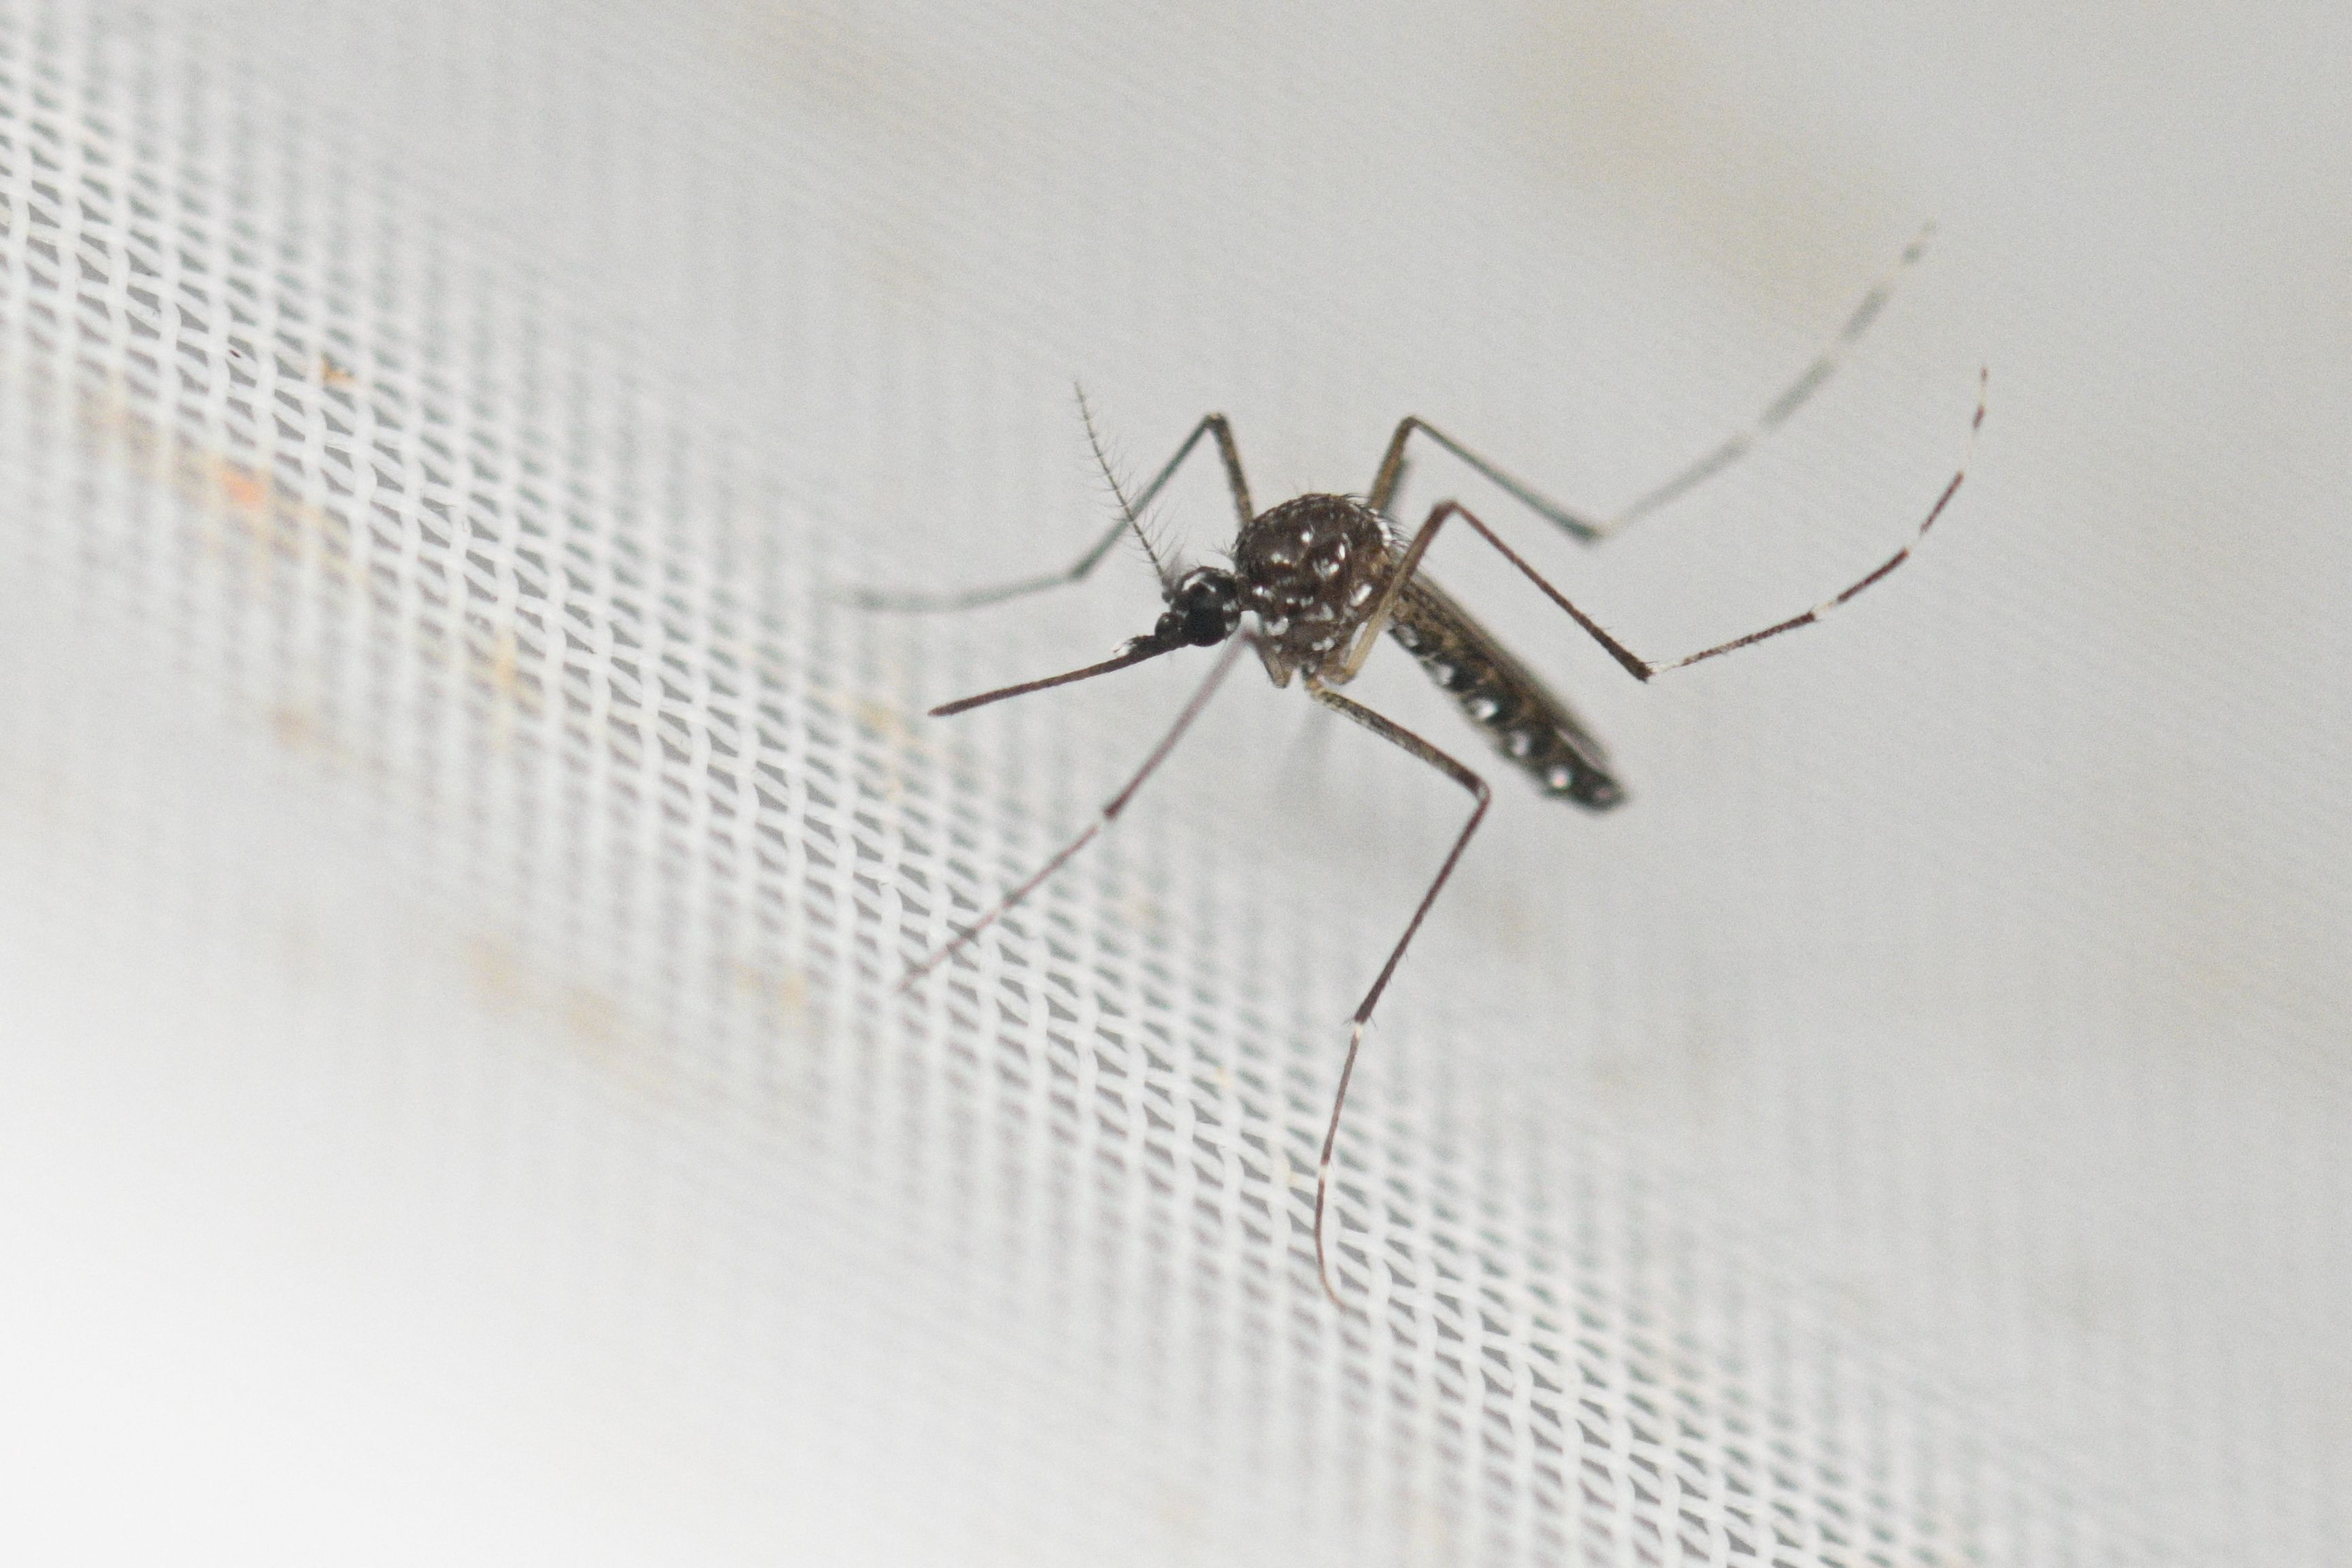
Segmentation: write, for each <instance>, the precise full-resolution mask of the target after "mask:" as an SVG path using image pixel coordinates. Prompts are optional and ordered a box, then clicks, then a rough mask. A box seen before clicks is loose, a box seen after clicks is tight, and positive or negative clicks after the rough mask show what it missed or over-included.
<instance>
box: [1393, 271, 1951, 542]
mask: <svg viewBox="0 0 2352 1568" xmlns="http://www.w3.org/2000/svg"><path fill="white" fill-rule="evenodd" d="M1935 232H1936V225H1933V224H1929V225H1927V226H1926V227H1924V228H1922V229H1921V230H1920V231H1919V233H1918V234H1917V235H1916V237H1914V238H1913V239H1912V241H1911V243H1910V244H1909V245H1907V246H1905V247H1904V249H1903V254H1902V256H1900V257H1898V258H1897V259H1896V261H1895V265H1894V266H1893V267H1889V268H1888V269H1887V270H1886V272H1885V275H1884V276H1882V277H1880V278H1879V279H1878V281H1877V282H1875V283H1874V284H1872V285H1871V286H1870V291H1869V292H1868V293H1867V294H1864V296H1863V297H1862V302H1861V303H1860V304H1858V305H1856V306H1855V307H1854V308H1853V313H1852V314H1851V315H1849V316H1848V317H1847V318H1846V319H1845V325H1844V326H1843V327H1841V328H1839V329H1838V332H1837V336H1836V337H1834V338H1832V339H1831V340H1830V341H1829V342H1828V344H1827V345H1826V346H1824V347H1823V348H1822V351H1821V352H1820V353H1818V354H1816V355H1814V356H1813V359H1812V361H1811V363H1809V364H1808V365H1806V366H1805V368H1804V369H1803V370H1802V371H1799V372H1798V373H1797V377H1796V379H1795V380H1794V381H1792V382H1790V383H1789V384H1788V385H1787V386H1786V387H1784V388H1782V389H1781V391H1780V395H1779V396H1777V397H1775V398H1774V399H1773V400H1772V401H1771V402H1769V403H1767V404H1766V405H1765V408H1764V412H1763V413H1759V414H1758V415H1757V416H1756V418H1755V419H1754V420H1753V421H1752V422H1750V423H1749V424H1748V427H1747V428H1746V429H1745V430H1742V431H1739V432H1738V433H1737V434H1733V435H1731V436H1729V437H1727V438H1726V439H1725V440H1723V441H1721V442H1718V443H1717V444H1716V445H1714V446H1713V447H1711V448H1709V449H1708V450H1707V451H1706V453H1705V454H1704V455H1701V456H1700V457H1698V458H1697V459H1696V461H1694V462H1692V463H1690V464H1688V465H1685V466H1684V467H1683V468H1682V469H1681V470H1679V471H1678V472H1676V473H1675V475H1674V476H1673V477H1671V478H1669V479H1667V480H1666V481H1665V482H1664V484H1662V485H1657V486H1653V487H1652V488H1650V489H1649V490H1648V491H1646V492H1644V493H1643V495H1642V496H1641V497H1640V498H1639V499H1637V500H1635V501H1634V502H1633V505H1631V506H1629V507H1626V508H1625V509H1624V510H1623V511H1621V512H1619V513H1617V514H1616V515H1615V516H1614V517H1609V518H1606V519H1604V520H1601V521H1597V522H1596V521H1594V520H1593V519H1592V518H1590V517H1582V516H1580V515H1579V514H1577V513H1574V512H1570V510H1569V509H1568V508H1567V507H1562V506H1561V505H1560V504H1559V502H1557V501H1554V500H1551V499H1550V498H1549V497H1546V496H1543V495H1541V494H1539V493H1538V492H1537V491H1535V490H1533V489H1531V488H1529V487H1528V486H1527V485H1525V484H1523V483H1522V482H1520V481H1519V480H1517V479H1515V478H1513V477H1512V476H1510V475H1508V474H1506V473H1504V472H1503V471H1502V470H1501V469H1500V468H1497V467H1496V466H1495V465H1493V464H1492V463H1489V462H1488V461H1487V460H1486V458H1484V457H1481V456H1480V455H1478V454H1476V453H1475V452H1473V451H1471V450H1470V449H1469V448H1468V447H1466V446H1464V445H1463V444H1461V443H1460V442H1457V441H1455V440H1454V438H1453V437H1452V436H1450V435H1448V434H1445V433H1444V431H1442V430H1439V429H1438V428H1437V427H1436V426H1434V425H1433V424H1431V423H1429V422H1428V421H1426V420H1424V419H1422V418H1419V417H1418V416H1416V417H1413V418H1410V419H1407V420H1406V421H1405V422H1404V423H1402V424H1400V425H1398V426H1397V430H1396V434H1395V435H1393V436H1391V438H1390V439H1389V449H1388V455H1386V456H1385V457H1383V458H1382V459H1381V468H1380V473H1379V475H1378V476H1376V477H1375V478H1374V479H1373V480H1372V491H1371V495H1370V497H1369V499H1370V503H1371V508H1372V510H1374V511H1376V512H1381V513H1385V512H1387V510H1388V508H1389V503H1390V501H1391V500H1392V499H1393V498H1394V497H1395V493H1396V487H1397V485H1398V484H1399V483H1400V481H1401V480H1402V477H1403V472H1404V445H1405V440H1406V438H1407V437H1408V436H1410V435H1412V433H1413V432H1414V431H1416V430H1418V431H1420V432H1421V433H1422V434H1424V435H1426V436H1428V437H1429V438H1430V439H1431V440H1432V441H1434V442H1435V443H1437V444H1439V445H1440V446H1443V447H1444V448H1445V450H1446V451H1448V452H1451V453H1452V454H1454V456H1456V457H1458V458H1460V459H1461V460H1462V461H1463V462H1465V463H1466V464H1468V465H1470V466H1471V467H1472V468H1474V469H1475V470H1476V471H1477V472H1478V473H1480V474H1482V475H1484V476H1486V477H1487V478H1488V479H1491V480H1492V481H1494V482H1495V484H1496V485H1497V486H1501V487H1502V488H1503V489H1504V490H1506V491H1507V492H1508V493H1509V494H1510V495H1511V496H1512V497H1513V498H1515V499H1517V501H1519V502H1520V503H1521V504H1523V505H1524V506H1526V507H1528V509H1529V510H1531V511H1533V512H1535V513H1537V514H1538V515H1539V516H1541V517H1547V518H1549V519H1550V520H1551V521H1552V522H1554V523H1556V524H1558V525H1559V527H1560V528H1565V529H1567V530H1568V531H1569V532H1570V533H1571V534H1573V535H1575V536H1576V537H1577V538H1580V539H1582V540H1583V541H1584V542H1586V543H1587V544H1592V543H1596V542H1598V541H1599V540H1601V539H1605V538H1609V537H1610V536H1611V535H1612V534H1614V533H1616V532H1617V531H1619V530H1620V529H1622V528H1627V527H1630V526H1631V525H1633V523H1636V522H1639V521H1640V520H1641V519H1642V518H1643V517H1648V516H1649V515H1650V514H1651V513H1652V512H1654V511H1656V510H1658V508H1660V507H1664V506H1666V505H1667V504H1669V503H1670V502H1674V501H1677V500H1680V499H1681V498H1682V497H1684V496H1685V495H1687V494H1689V493H1690V492H1691V491H1692V490H1695V489H1696V488H1697V487H1698V486H1700V485H1702V484H1705V483H1706V481H1707V480H1709V479H1712V478H1713V477H1715V476H1717V474H1720V473H1722V472H1723V471H1724V470H1725V469H1726V468H1728V467H1730V466H1731V465H1733V464H1734V463H1737V462H1738V461H1739V459H1741V458H1742V457H1745V456H1747V455H1748V453H1749V452H1751V451H1752V450H1754V449H1755V447H1756V445H1757V444H1758V443H1759V442H1761V441H1762V440H1763V439H1764V438H1765V437H1766V436H1768V435H1769V434H1772V432H1774V431H1776V430H1778V429H1780V426H1782V425H1783V424H1786V423H1788V422H1789V420H1790V418H1791V417H1792V416H1794V415H1795V413H1796V412H1797V411H1798V410H1799V409H1801V408H1802V407H1804V406H1805V404H1806V403H1808V402H1811V401H1812V398H1813V394H1814V393H1815V392H1820V391H1821V390H1822V387H1823V386H1825V385H1827V384H1828V382H1829V380H1830V378H1831V377H1832V376H1833V375H1835V374H1836V373H1837V371H1838V367H1839V366H1840V365H1842V364H1843V363H1844V362H1845V358H1846V355H1847V354H1849V353H1851V352H1852V351H1853V347H1854V345H1855V344H1857V343H1859V342H1861V341H1862V340H1863V338H1864V336H1865V335H1866V334H1867V333H1868V332H1869V331H1870V329H1871V324H1872V323H1873V322H1874V321H1876V320H1877V319H1878V316H1879V312H1881V311H1882V310H1884V309H1885V308H1886V302H1887V300H1889V299H1891V298H1894V295H1895V283H1896V281H1897V280H1898V279H1900V278H1901V277H1902V275H1903V274H1904V273H1905V272H1906V271H1908V270H1909V269H1910V268H1911V266H1912V264H1913V263H1915V262H1916V261H1917V260H1918V259H1919V258H1920V257H1921V256H1924V255H1926V254H1927V241H1928V238H1929V237H1930V236H1931V235H1934V234H1935Z"/></svg>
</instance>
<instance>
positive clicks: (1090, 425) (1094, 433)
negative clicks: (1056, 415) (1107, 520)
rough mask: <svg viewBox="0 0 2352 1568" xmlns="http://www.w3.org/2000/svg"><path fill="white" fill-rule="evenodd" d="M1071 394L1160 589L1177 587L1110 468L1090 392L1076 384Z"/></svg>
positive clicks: (1089, 441) (1097, 459) (1090, 443)
mask: <svg viewBox="0 0 2352 1568" xmlns="http://www.w3.org/2000/svg"><path fill="white" fill-rule="evenodd" d="M1070 390H1071V391H1072V392H1076V393H1077V394H1078V417H1079V418H1080V419H1081V420H1083V421H1085V422H1086V427H1087V445H1088V446H1091V447H1092V448H1094V454H1095V466H1096V467H1097V468H1100V469H1101V470H1102V476H1103V477H1104V478H1105V479H1106V480H1108V481H1109V483H1110V493H1111V497H1112V498H1113V499H1114V500H1116V501H1118V510H1119V515H1120V516H1121V517H1125V518H1126V519H1127V526H1128V527H1129V528H1133V529H1134V530H1135V537H1136V538H1137V539H1139V540H1140V541H1141V542H1142V545H1143V553H1144V554H1145V555H1147V556H1150V558H1151V570H1153V571H1155V572H1157V573H1159V574H1160V585H1161V586H1162V587H1163V588H1166V587H1172V586H1174V584H1175V581H1176V580H1175V578H1173V577H1172V576H1171V575H1170V574H1169V571H1168V563H1167V562H1166V561H1164V560H1162V559H1160V549H1159V547H1158V546H1156V545H1154V544H1153V543H1152V542H1151V536H1150V534H1149V533H1147V532H1145V531H1144V527H1143V519H1142V518H1140V517H1137V516H1136V515H1135V508H1134V507H1131V506H1129V504H1128V500H1127V487H1126V486H1123V485H1121V484H1120V483H1119V482H1118V473H1117V471H1115V470H1114V469H1113V468H1112V467H1111V465H1110V457H1109V455H1108V454H1106V453H1105V452H1104V451H1103V444H1102V433H1101V432H1100V431H1098V430H1097V429H1096V428H1095V411H1094V408H1093V405H1091V404H1090V403H1088V402H1087V389H1086V388H1085V387H1083V386H1080V385H1078V384H1077V383H1076V382H1072V383H1071V386H1070Z"/></svg>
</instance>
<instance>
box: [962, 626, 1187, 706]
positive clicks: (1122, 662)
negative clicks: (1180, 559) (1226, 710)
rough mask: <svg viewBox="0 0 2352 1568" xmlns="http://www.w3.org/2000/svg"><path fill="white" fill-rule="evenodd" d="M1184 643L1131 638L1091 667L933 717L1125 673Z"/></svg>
mask: <svg viewBox="0 0 2352 1568" xmlns="http://www.w3.org/2000/svg"><path fill="white" fill-rule="evenodd" d="M1182 646H1183V644H1182V643H1162V642H1160V641H1158V640H1157V639H1155V638H1151V637H1132V638H1129V640H1128V643H1127V645H1126V646H1125V647H1123V648H1121V649H1120V650H1119V651H1118V653H1113V654H1112V655H1111V656H1110V657H1109V658H1108V659H1105V660H1104V661H1103V662H1102V663H1101V664H1088V665H1087V667H1086V668H1085V669H1083V670H1072V671H1071V672H1070V673H1069V674H1066V675H1047V676H1046V677H1045V679H1044V680H1042V681H1024V682H1022V683H1021V684H1020V685H1017V686H1003V687H1000V688H998V689H997V690H995V691H992V692H982V693H981V694H980V695H978V696H976V697H960V698H958V699H957V700H956V701H954V702H951V703H941V704H940V706H937V707H935V708H933V709H932V710H931V716H932V717H933V718H948V717H950V716H954V715H956V714H960V713H970V712H971V710H972V709H974V708H976V707H986V706H988V705H989V704H990V703H993V702H1003V700H1004V699H1005V698H1006V697H1022V696H1027V695H1029V694H1030V693H1031V692H1042V691H1045V690H1046V689H1047V688H1048V687H1052V686H1066V685H1069V684H1070V683H1071V682H1073V681H1084V680H1089V679H1091V678H1093V677H1094V676H1096V675H1108V674H1110V673H1111V672H1112V671H1113V670H1124V669H1126V668H1127V667H1128V666H1129V665H1130V664H1141V663H1143V661H1144V660H1146V659H1156V658H1158V657H1160V654H1162V653H1174V652H1175V651H1176V650H1177V649H1178V648H1180V647H1182Z"/></svg>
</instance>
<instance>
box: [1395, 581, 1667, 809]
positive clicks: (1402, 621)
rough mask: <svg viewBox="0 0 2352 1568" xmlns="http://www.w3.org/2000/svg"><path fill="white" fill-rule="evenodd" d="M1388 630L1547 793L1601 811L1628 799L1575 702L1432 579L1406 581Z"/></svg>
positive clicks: (1504, 755)
mask: <svg viewBox="0 0 2352 1568" xmlns="http://www.w3.org/2000/svg"><path fill="white" fill-rule="evenodd" d="M1389 635H1390V636H1391V637H1393V638H1395V639H1396V640H1397V642H1398V643H1399V644H1401V645H1402V647H1403V648H1404V650H1405V651H1406V652H1407V653H1411V654H1412V656H1413V657H1414V658H1416V659H1418V660H1420V661H1421V667H1422V668H1423V669H1424V670H1426V671H1428V672H1429V677H1430V679H1432V680H1433V681H1435V682H1436V683H1437V684H1438V685H1440V686H1441V687H1443V688H1444V690H1446V691H1447V692H1450V693H1451V694H1453V696H1454V701H1455V702H1457V703H1459V704H1461V705H1462V711H1463V712H1464V713H1465V714H1467V715H1469V716H1470V719H1471V722H1473V723H1475V724H1476V725H1477V726H1478V727H1480V728H1481V729H1484V730H1485V731H1486V733H1487V735H1488V737H1490V738H1492V739H1493V741H1494V743H1495V749H1496V751H1498V752H1500V753H1502V755H1503V758H1504V759H1505V760H1506V761H1507V762H1509V763H1510V764H1511V766H1513V767H1514V768H1518V769H1519V770H1520V771H1521V772H1523V773H1525V774H1527V775H1528V777H1529V778H1530V779H1534V780H1535V781H1536V786H1537V788H1538V789H1541V790H1543V792H1544V793H1545V794H1547V795H1557V796H1559V797H1561V798H1562V799H1565V800H1573V801H1575V802H1576V803H1577V804H1578V805H1580V806H1583V807H1587V808H1589V809H1591V810H1596V811H1605V810H1608V809H1609V808H1610V807H1612V806H1614V805H1616V804H1617V803H1618V802H1619V801H1621V800H1623V799H1624V798H1625V791H1624V789H1623V788H1622V786H1620V785H1619V784H1618V782H1617V780H1616V779H1612V778H1611V777H1610V774H1609V759H1608V757H1607V755H1606V754H1605V753H1604V752H1603V751H1602V750H1601V743H1600V742H1599V741H1597V740H1595V739H1593V738H1592V736H1591V732H1590V731H1588V730H1587V729H1586V728H1585V727H1583V726H1582V725H1581V724H1580V723H1578V722H1577V719H1576V716H1575V715H1573V714H1571V713H1570V712H1569V711H1568V705H1567V704H1565V703H1563V702H1561V701H1560V700H1559V698H1558V697H1556V696H1554V695H1551V693H1550V692H1549V691H1547V690H1546V689H1545V688H1544V685H1543V683H1542V682H1540V681H1538V680H1537V679H1536V677H1535V675H1534V674H1532V673H1531V672H1529V671H1528V668H1527V666H1526V665H1524V664H1520V663H1519V662H1518V661H1517V659H1515V658H1513V657H1511V655H1510V654H1509V653H1507V652H1506V651H1505V650H1504V648H1503V646H1502V644H1501V643H1497V642H1496V641H1495V639H1494V637H1493V636H1492V635H1491V634H1490V633H1489V632H1487V631H1486V628H1485V627H1483V626H1481V625H1479V624H1478V622H1476V621H1475V620H1473V619H1471V617H1470V615H1469V613H1468V612H1465V610H1464V609H1463V608H1462V607H1461V606H1460V605H1458V604H1456V603H1454V601H1453V600H1451V599H1449V598H1447V597H1446V596H1445V595H1444V592H1442V591H1439V589H1438V588H1437V587H1436V585H1435V584H1433V583H1432V582H1431V581H1430V580H1428V579H1427V578H1425V577H1422V576H1419V575H1417V574H1416V575H1415V577H1414V578H1413V580H1412V581H1410V582H1408V583H1407V584H1405V588H1404V591H1403V592H1402V594H1400V595H1399V596H1398V598H1397V604H1396V611H1395V613H1394V615H1393V616H1392V617H1391V620H1390V622H1389Z"/></svg>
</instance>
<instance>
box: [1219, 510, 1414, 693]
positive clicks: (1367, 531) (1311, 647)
mask: <svg viewBox="0 0 2352 1568" xmlns="http://www.w3.org/2000/svg"><path fill="white" fill-rule="evenodd" d="M1388 565H1389V553H1388V539H1387V534H1386V531H1385V530H1384V529H1383V528H1381V518H1380V514H1379V513H1377V512H1375V511H1373V510H1372V509H1371V507H1368V506H1366V505H1365V504H1364V503H1363V502H1361V501H1360V500H1357V499H1356V498H1355V497H1353V496H1300V497H1296V498H1295V499H1292V500H1288V501H1285V502H1284V503H1282V505H1280V506H1278V507H1269V508H1267V509H1266V510H1265V511H1263V512H1260V513H1259V514H1258V515H1257V516H1256V517H1253V518H1251V519H1250V524H1249V527H1247V528H1244V529H1243V530H1242V534H1241V538H1238V539H1237V540H1235V541H1234V572H1235V574H1236V575H1237V576H1238V577H1239V578H1240V579H1241V582H1242V607H1243V608H1244V609H1245V610H1249V611H1252V612H1255V614H1256V616H1257V620H1258V632H1259V638H1260V643H1261V649H1260V651H1261V652H1262V653H1263V654H1264V655H1265V664H1266V670H1267V673H1268V674H1272V675H1273V676H1274V678H1275V682H1276V685H1285V684H1287V682H1288V681H1289V679H1290V672H1291V671H1293V670H1295V669H1303V670H1306V671H1307V672H1308V673H1309V674H1317V673H1319V672H1320V671H1321V670H1322V669H1323V667H1324V666H1325V664H1327V663H1328V662H1330V661H1332V660H1335V659H1337V658H1338V657H1339V654H1340V653H1342V652H1343V651H1344V650H1345V648H1346V646H1347V643H1348V639H1349V634H1350V633H1351V632H1354V631H1355V629H1356V628H1357V626H1359V625H1360V624H1361V623H1362V622H1363V619H1364V617H1365V616H1366V615H1368V614H1370V612H1371V606H1372V601H1373V598H1374V596H1375V595H1376V594H1378V593H1379V591H1380V589H1381V584H1382V583H1384V582H1385V581H1386V580H1388Z"/></svg>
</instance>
